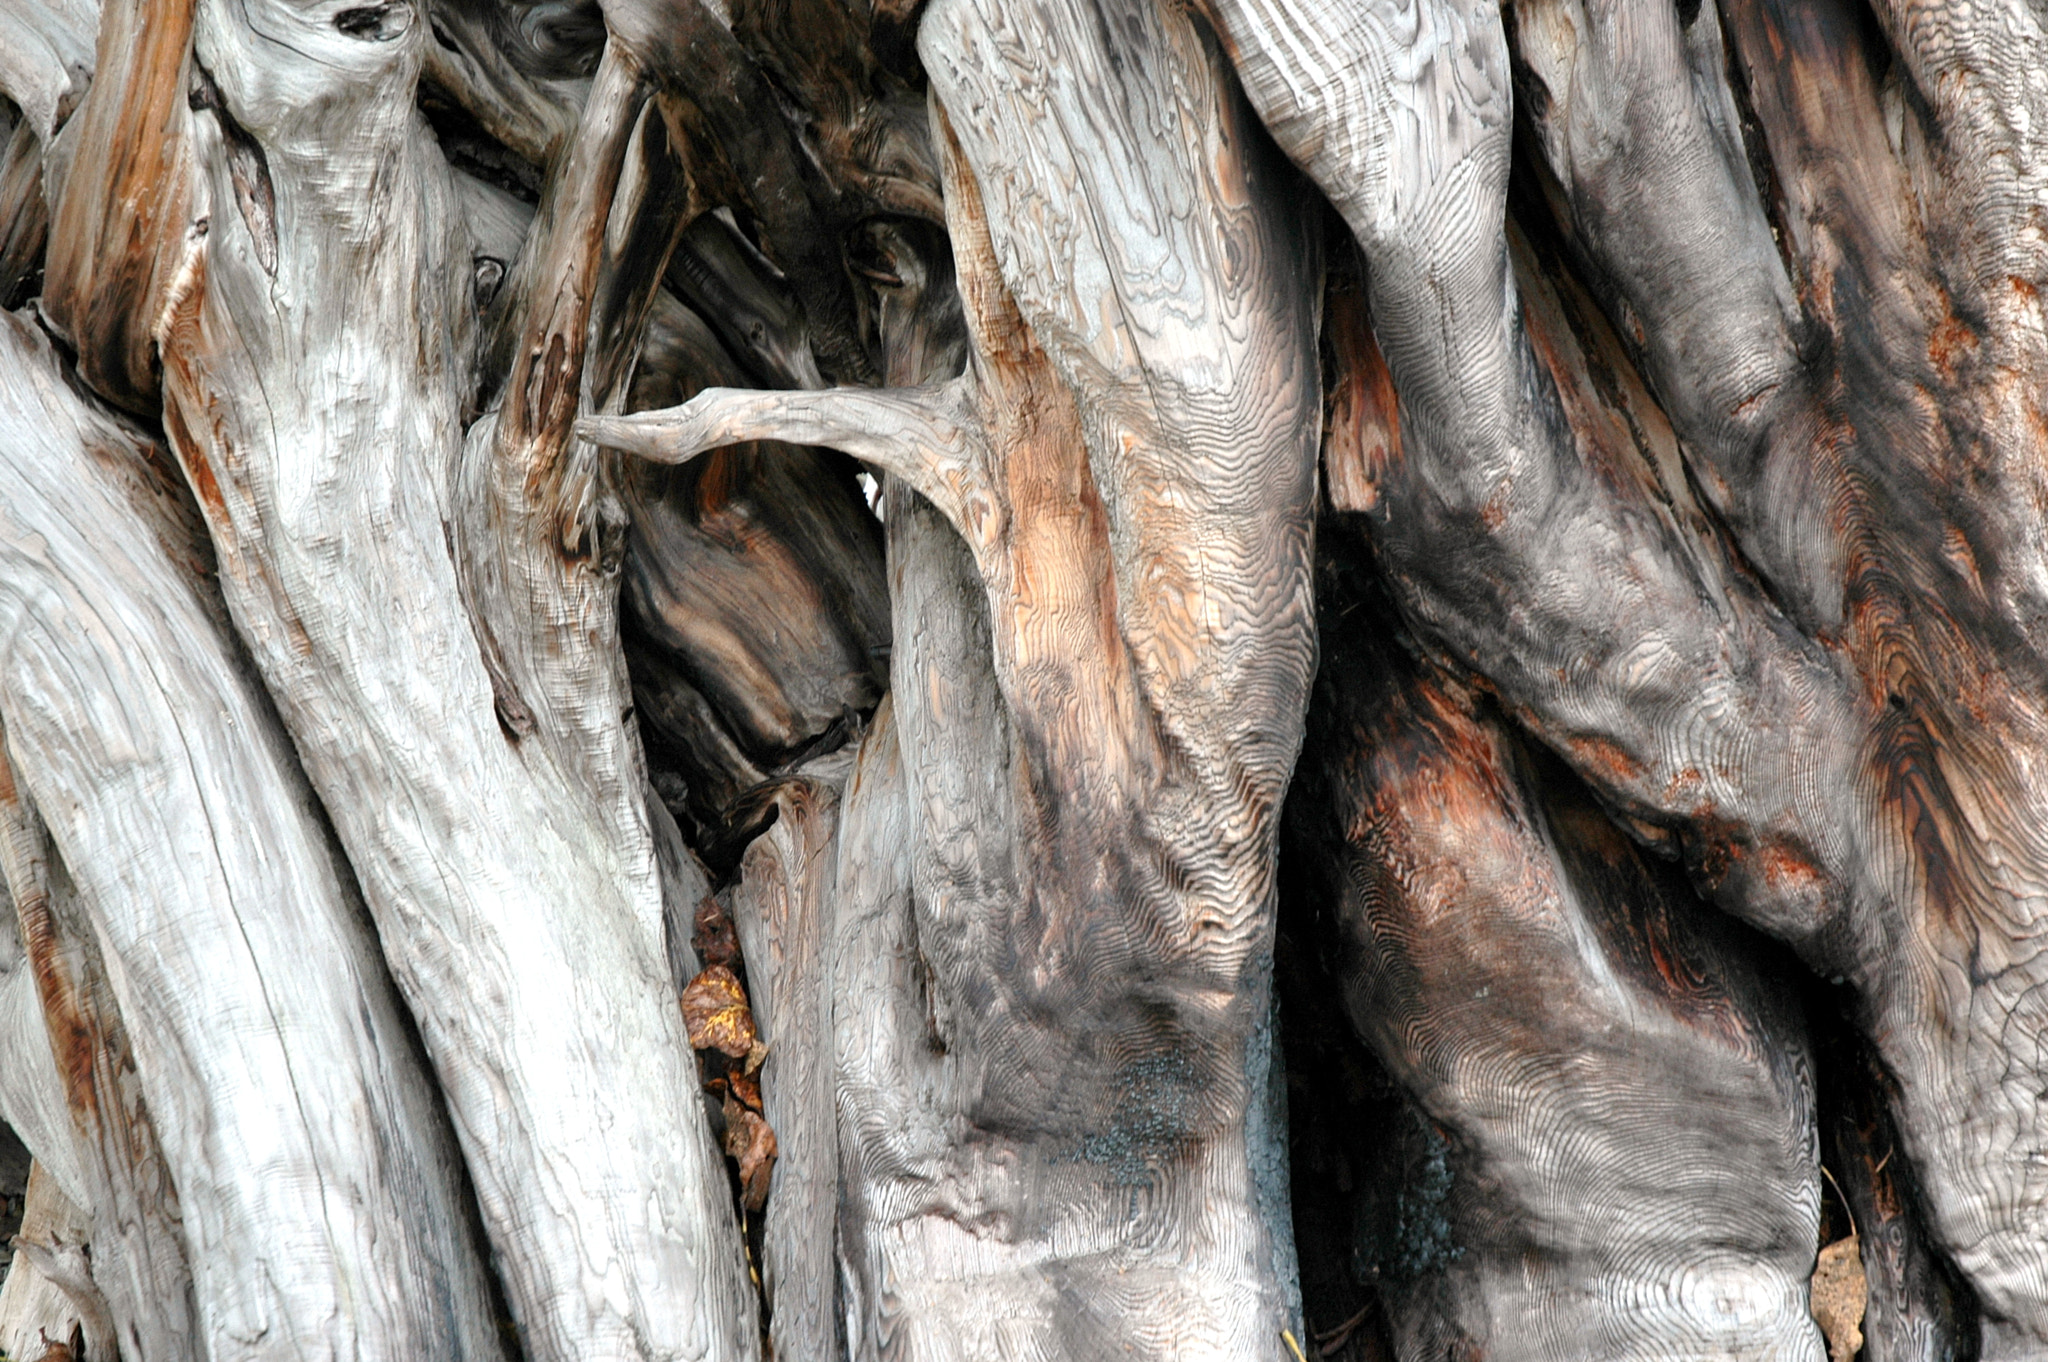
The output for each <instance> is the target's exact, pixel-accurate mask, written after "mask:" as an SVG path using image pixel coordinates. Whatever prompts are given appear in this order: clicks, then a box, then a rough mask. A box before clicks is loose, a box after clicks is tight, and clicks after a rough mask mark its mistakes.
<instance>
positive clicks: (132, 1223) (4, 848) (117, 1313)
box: [0, 733, 205, 1362]
mask: <svg viewBox="0 0 2048 1362" xmlns="http://www.w3.org/2000/svg"><path fill="white" fill-rule="evenodd" d="M4 738H5V734H4V733H0V743H4ZM0 875H4V876H5V877H6V880H7V888H8V893H9V894H10V895H11V896H12V898H13V899H14V908H15V915H16V918H17V920H18V921H19V923H20V925H21V936H22V944H23V946H24V947H25V948H26V950H27V952H28V957H29V961H30V966H31V968H32V969H33V970H34V971H35V976H36V990H37V992H38V994H39V995H40V996H41V1000H42V1005H43V1022H44V1027H45V1029H46V1031H47V1033H48V1035H49V1045H50V1050H51V1053H52V1056H53V1058H55V1059H56V1061H57V1066H58V1071H59V1073H60V1074H61V1075H62V1077H63V1080H64V1090H65V1098H66V1105H67V1106H68V1107H69V1109H70V1115H71V1122H72V1131H73V1134H74V1136H75V1138H76V1141H77V1145H78V1152H79V1167H80V1171H81V1173H82V1174H83V1175H84V1177H83V1181H84V1184H85V1189H86V1195H87V1201H88V1202H89V1205H90V1210H91V1212H92V1222H93V1229H92V1236H91V1237H92V1241H93V1245H94V1250H95V1253H96V1255H97V1260H96V1262H95V1263H94V1265H93V1267H92V1270H91V1272H90V1277H91V1288H92V1290H94V1291H96V1292H97V1293H98V1295H99V1296H100V1297H101V1298H102V1299H104V1300H105V1301H106V1304H107V1313H108V1314H109V1315H110V1316H111V1317H112V1320H113V1326H114V1332H115V1334H116V1336H117V1337H118V1338H119V1339H120V1341H121V1344H122V1346H123V1347H124V1348H128V1349H131V1350H132V1351H134V1352H136V1353H137V1354H138V1355H143V1356H148V1357H152V1358H155V1357H162V1358H167V1359H171V1362H183V1360H184V1359H197V1358H202V1357H204V1356H205V1341H204V1340H203V1339H202V1338H201V1337H200V1334H199V1326H198V1320H197V1314H198V1311H197V1305H196V1302H195V1301H194V1300H193V1290H192V1271H191V1268H190V1265H189V1264H188V1262H187V1261H186V1255H185V1245H184V1242H183V1236H182V1234H181V1233H180V1225H179V1211H178V1193H177V1188H176V1186H175V1184H174V1183H173V1182H172V1180H171V1176H170V1170H169V1168H168V1167H167V1166H166V1165H165V1160H164V1154H163V1147H162V1142H161V1140H160V1139H159V1137H158V1133H157V1128H156V1122H155V1120H154V1118H153V1117H152V1115H151V1113H150V1111H149V1107H148V1105H147V1102H146V1100H145V1098H144V1095H143V1093H142V1085H141V1083H140V1081H139V1077H138V1074H137V1072H136V1063H135V1052H134V1047H133V1044H132V1042H131V1040H130V1037H129V1034H128V1028H127V1026H126V1025H125V1024H124V1022H123V1020H122V1017H121V1011H120V1005H119V1003H118V1002H117V1001H116V1000H115V997H114V989H113V985H112V983H111V981H110V978H109V971H108V968H107V964H106V961H105V959H104V957H103V956H102V955H101V952H100V949H99V946H98V943H97V942H96V941H95V939H94V935H95V934H94V931H93V926H92V923H91V922H90V921H89V919H88V918H87V916H86V913H85V910H84V909H83V907H82V906H81V905H80V904H79V902H78V894H77V890H76V888H75V887H74V885H73V884H72V881H71V877H70V876H69V874H68V873H66V870H65V867H64V864H63V862H62V860H60V859H59V858H58V857H57V856H55V855H54V854H53V851H52V848H51V846H50V837H49V832H48V830H47V829H46V828H45V827H44V825H43V821H42V819H41V817H40V816H39V815H38V814H37V812H36V810H35V807H34V806H33V805H32V804H30V803H29V801H28V798H27V796H26V794H25V793H24V792H23V790H22V789H21V786H20V785H19V784H18V783H17V781H16V780H15V776H14V767H13V763H12V760H11V759H10V758H9V757H8V755H7V753H6V750H5V748H4V746H0ZM74 1266H75V1265H74ZM68 1275H69V1276H70V1277H72V1278H73V1281H72V1285H71V1293H70V1294H73V1295H79V1294H89V1293H87V1292H86V1283H84V1282H83V1281H79V1280H76V1279H77V1277H78V1276H79V1274H78V1273H76V1272H72V1273H70V1274H68Z"/></svg>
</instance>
